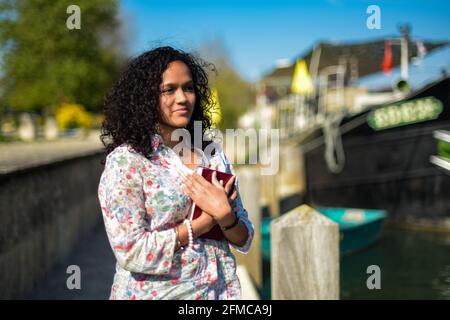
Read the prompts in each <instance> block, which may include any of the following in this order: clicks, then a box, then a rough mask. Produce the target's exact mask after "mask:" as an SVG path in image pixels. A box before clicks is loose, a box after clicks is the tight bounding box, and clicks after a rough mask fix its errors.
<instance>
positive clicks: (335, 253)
mask: <svg viewBox="0 0 450 320" xmlns="http://www.w3.org/2000/svg"><path fill="white" fill-rule="evenodd" d="M270 234H271V262H270V269H271V283H272V299H274V300H280V299H286V300H291V299H292V300H315V299H319V300H337V299H339V226H338V224H337V223H335V222H333V221H331V220H330V219H328V218H327V217H325V216H323V215H322V214H320V213H319V212H317V211H315V210H314V209H313V208H311V207H309V206H307V205H302V206H299V207H297V208H295V209H293V210H291V211H289V212H288V213H286V214H284V215H282V216H280V217H278V218H276V219H275V220H273V221H272V223H271V225H270Z"/></svg>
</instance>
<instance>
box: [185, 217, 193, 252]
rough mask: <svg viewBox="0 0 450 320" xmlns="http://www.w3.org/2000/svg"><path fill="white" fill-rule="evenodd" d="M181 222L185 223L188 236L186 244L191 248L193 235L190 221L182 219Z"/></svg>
mask: <svg viewBox="0 0 450 320" xmlns="http://www.w3.org/2000/svg"><path fill="white" fill-rule="evenodd" d="M183 223H184V224H185V225H186V227H187V230H188V237H189V244H188V247H191V248H192V246H193V243H194V236H193V235H192V224H191V221H190V220H188V219H185V220H184V221H183Z"/></svg>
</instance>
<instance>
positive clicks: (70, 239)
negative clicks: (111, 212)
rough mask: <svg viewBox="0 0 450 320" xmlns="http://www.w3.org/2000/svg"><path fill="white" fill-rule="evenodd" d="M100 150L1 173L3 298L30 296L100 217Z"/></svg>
mask: <svg viewBox="0 0 450 320" xmlns="http://www.w3.org/2000/svg"><path fill="white" fill-rule="evenodd" d="M102 158H103V152H102V151H92V152H91V153H90V154H84V155H82V156H74V157H72V158H71V159H65V160H60V161H54V162H52V163H48V164H45V165H38V166H34V167H31V168H27V169H21V170H15V171H11V172H7V173H3V174H0V299H16V298H23V297H26V296H27V295H28V294H29V293H30V292H31V291H32V290H33V289H34V288H36V286H38V285H39V284H40V283H41V282H42V281H43V279H44V278H45V277H46V275H48V273H49V271H50V270H51V269H52V268H53V267H54V266H55V265H56V264H58V263H64V262H65V259H67V257H68V255H69V254H70V253H71V251H72V249H73V248H74V247H75V246H76V245H77V242H79V240H80V239H82V237H83V236H85V235H86V234H87V233H88V232H89V231H90V230H91V229H92V228H93V227H95V226H96V225H97V224H98V223H99V222H100V221H101V211H100V205H99V202H98V197H97V187H98V183H99V179H100V175H101V173H102V171H103V166H102V165H101V163H100V161H101V159H102Z"/></svg>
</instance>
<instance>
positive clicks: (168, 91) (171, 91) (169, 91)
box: [162, 88, 175, 94]
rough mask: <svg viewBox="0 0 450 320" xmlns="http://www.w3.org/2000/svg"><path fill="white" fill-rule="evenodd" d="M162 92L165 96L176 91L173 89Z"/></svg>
mask: <svg viewBox="0 0 450 320" xmlns="http://www.w3.org/2000/svg"><path fill="white" fill-rule="evenodd" d="M162 92H163V93H164V94H169V93H173V92H175V89H173V88H168V89H164V90H163V91H162Z"/></svg>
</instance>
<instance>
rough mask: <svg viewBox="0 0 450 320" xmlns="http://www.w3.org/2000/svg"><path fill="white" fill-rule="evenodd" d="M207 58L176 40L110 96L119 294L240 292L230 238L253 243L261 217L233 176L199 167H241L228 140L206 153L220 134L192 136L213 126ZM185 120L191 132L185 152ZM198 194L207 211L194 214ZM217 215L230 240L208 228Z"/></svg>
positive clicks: (102, 188)
mask: <svg viewBox="0 0 450 320" xmlns="http://www.w3.org/2000/svg"><path fill="white" fill-rule="evenodd" d="M205 66H206V65H205V64H204V63H203V62H201V61H200V60H198V59H196V58H194V57H193V56H192V55H190V54H188V53H184V52H182V51H179V50H175V49H173V48H170V47H161V48H157V49H154V50H151V51H149V52H146V53H144V54H142V55H140V56H139V57H137V58H135V59H134V60H132V61H131V62H130V63H129V65H128V66H127V68H126V69H125V71H124V72H123V74H122V76H121V78H120V80H119V81H118V82H117V84H116V85H115V86H114V87H113V89H112V90H111V92H110V94H109V95H108V96H107V98H106V100H105V106H104V114H105V120H104V122H103V128H102V129H103V133H102V136H101V138H102V141H103V144H104V145H105V147H106V152H107V157H106V161H105V168H104V171H103V174H102V176H101V179H100V184H99V188H98V196H99V200H100V204H101V209H102V213H103V219H104V223H105V228H106V231H107V235H108V238H109V241H110V244H111V247H112V249H113V252H114V255H115V257H116V259H117V264H116V274H115V276H114V283H113V286H112V289H111V296H110V298H111V299H239V298H240V294H241V293H240V283H239V279H238V278H237V275H236V261H235V258H234V256H233V254H232V252H231V251H230V246H232V247H234V248H236V249H237V250H238V251H240V252H242V253H247V252H248V250H249V248H250V244H251V242H252V239H253V233H254V229H253V225H252V223H251V222H250V221H249V219H248V214H247V212H246V210H245V209H244V208H243V206H242V202H241V199H240V196H239V193H238V186H237V181H235V179H234V177H233V178H232V179H231V180H230V182H229V183H228V184H226V185H225V186H223V183H221V182H219V181H217V178H216V176H214V177H213V182H212V183H209V182H208V181H206V180H205V179H203V177H201V176H200V175H198V174H196V173H195V169H196V167H197V166H199V165H201V166H213V167H214V168H216V169H218V170H219V171H227V172H229V173H233V169H232V166H231V164H230V163H229V161H228V160H227V158H226V156H225V155H224V153H223V151H222V150H221V149H220V146H219V145H218V144H214V145H213V146H214V148H215V151H216V152H215V153H214V154H213V155H207V154H206V152H204V150H205V148H206V147H208V145H209V144H210V143H211V142H208V141H206V142H203V143H202V146H200V148H194V147H191V144H190V143H189V142H192V141H194V122H197V123H198V122H200V123H201V124H202V133H205V131H206V130H207V129H209V127H210V119H209V116H208V115H209V112H208V106H211V103H212V100H211V92H210V90H209V87H208V77H207V74H206V72H205V69H204V68H205ZM176 130H185V131H186V130H187V132H189V133H190V134H191V139H192V140H191V141H188V143H187V146H188V148H183V154H182V155H180V154H177V153H176V152H175V151H174V149H175V147H176V146H177V144H179V143H180V141H179V140H176V139H175V141H173V140H172V133H174V132H175V131H176ZM182 142H183V143H184V144H183V146H185V145H186V141H185V140H183V141H182ZM181 156H182V157H181ZM186 159H189V160H190V161H186ZM183 161H184V162H183ZM180 181H182V182H183V183H180ZM233 184H234V188H233ZM230 193H231V194H230ZM192 202H195V204H196V205H197V206H199V207H200V208H201V209H202V210H203V212H202V214H201V215H200V217H199V218H197V219H195V220H192V221H190V220H189V219H187V215H188V213H189V208H190V206H191V204H192ZM215 225H219V226H220V227H221V228H222V232H223V234H224V236H225V238H224V240H222V241H219V240H212V239H205V238H199V237H200V236H201V235H202V234H204V233H206V232H208V231H209V230H211V228H212V227H214V226H215Z"/></svg>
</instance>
